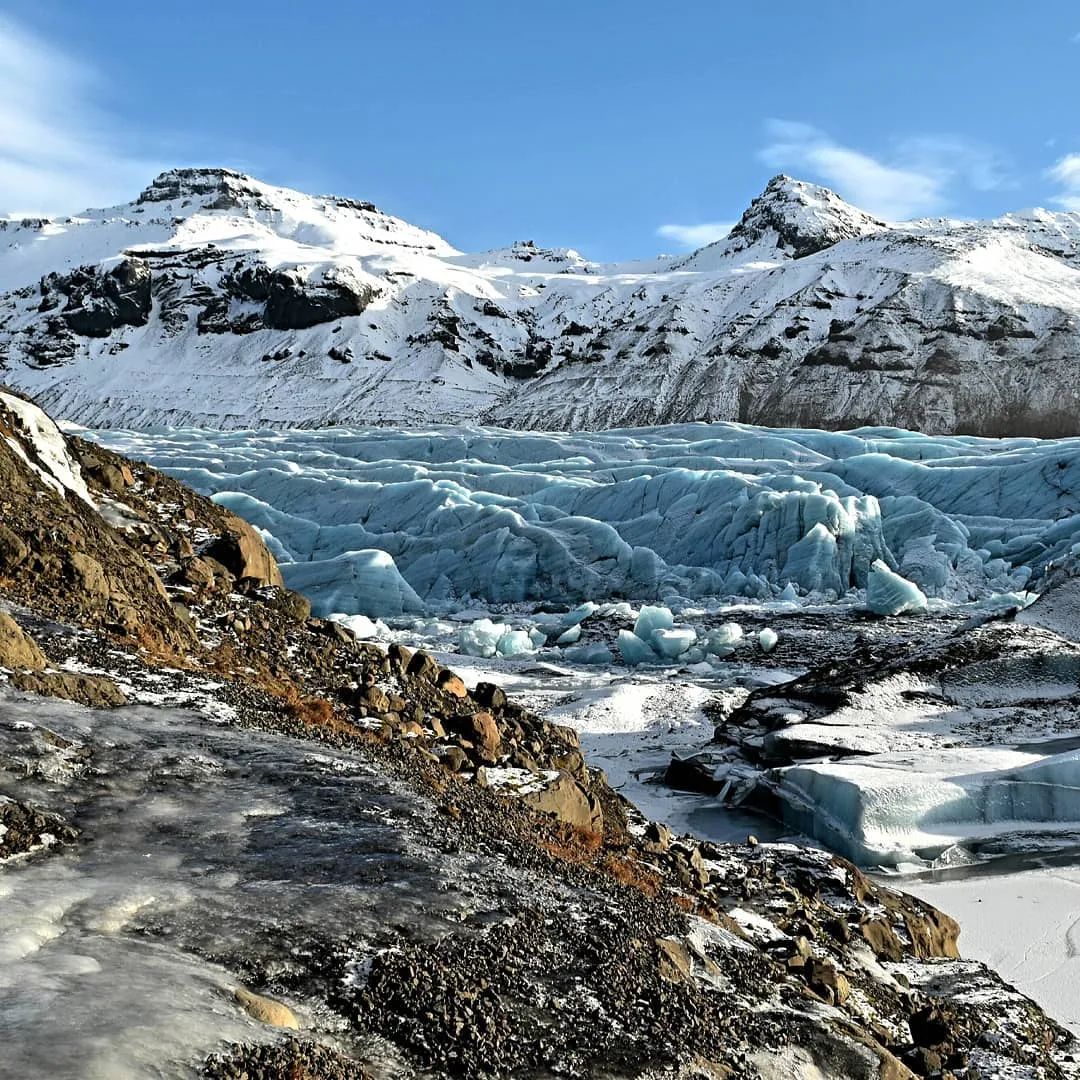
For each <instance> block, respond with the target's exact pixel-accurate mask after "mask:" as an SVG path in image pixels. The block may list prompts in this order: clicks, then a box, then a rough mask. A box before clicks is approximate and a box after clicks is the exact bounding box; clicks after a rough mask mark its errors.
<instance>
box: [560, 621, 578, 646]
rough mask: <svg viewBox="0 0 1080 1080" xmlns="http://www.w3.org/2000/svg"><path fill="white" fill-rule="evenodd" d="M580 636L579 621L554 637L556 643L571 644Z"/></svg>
mask: <svg viewBox="0 0 1080 1080" xmlns="http://www.w3.org/2000/svg"><path fill="white" fill-rule="evenodd" d="M580 637H581V623H574V625H573V626H571V627H570V629H569V630H564V631H563V632H562V633H561V634H560V635H559V636H558V637H557V638H556V639H555V644H556V645H573V644H574V642H575V641H577V640H578V639H579V638H580Z"/></svg>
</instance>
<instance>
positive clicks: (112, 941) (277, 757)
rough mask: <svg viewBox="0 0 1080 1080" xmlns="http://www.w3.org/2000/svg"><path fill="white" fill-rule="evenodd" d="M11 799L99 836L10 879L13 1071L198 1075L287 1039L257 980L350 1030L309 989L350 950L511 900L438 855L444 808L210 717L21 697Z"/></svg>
mask: <svg viewBox="0 0 1080 1080" xmlns="http://www.w3.org/2000/svg"><path fill="white" fill-rule="evenodd" d="M5 792H7V793H9V794H10V795H17V796H18V797H19V798H20V799H24V800H28V801H30V802H32V803H33V804H35V805H37V806H39V807H43V808H46V809H48V810H50V811H58V812H60V813H62V814H63V815H64V816H65V817H67V818H68V819H69V820H70V821H71V822H73V823H74V824H75V825H76V826H77V827H78V828H79V829H80V831H81V835H80V837H79V839H78V841H77V842H76V844H75V845H74V846H72V847H71V848H66V849H63V850H61V851H58V852H56V853H53V854H51V855H48V856H35V857H33V858H29V859H22V860H20V859H19V858H15V859H12V860H11V861H9V862H8V863H7V864H6V865H5V866H4V872H3V874H2V876H0V1043H2V1045H3V1050H2V1052H0V1075H2V1076H5V1077H7V1076H11V1077H18V1078H19V1080H145V1078H146V1077H147V1076H151V1075H152V1076H159V1077H176V1078H183V1077H194V1076H195V1075H196V1072H197V1068H198V1065H199V1063H200V1062H201V1060H202V1059H203V1058H205V1056H206V1054H207V1053H209V1052H210V1051H212V1050H215V1049H218V1048H219V1047H220V1045H221V1044H222V1042H223V1041H226V1040H242V1041H267V1040H270V1039H273V1038H275V1037H277V1034H276V1032H275V1030H274V1029H272V1028H267V1027H265V1026H264V1025H260V1024H256V1023H255V1022H254V1021H253V1020H251V1019H249V1018H248V1017H247V1015H246V1014H245V1013H244V1011H243V1010H242V1009H241V1008H240V1007H239V1006H238V1005H237V1004H236V1002H235V1001H234V1000H233V991H234V990H235V988H236V987H237V985H238V982H239V978H238V974H237V973H248V977H249V978H250V979H252V980H253V981H254V982H255V983H256V985H258V984H265V983H269V984H270V986H271V987H278V988H279V989H278V991H277V996H279V997H283V998H284V999H285V1000H286V1001H287V1003H288V1004H289V1005H290V1006H292V1007H293V1008H294V1010H295V1011H296V1012H297V1013H298V1014H299V1016H300V1020H301V1023H302V1024H303V1025H304V1026H305V1027H311V1028H314V1029H316V1030H318V1029H320V1027H322V1028H323V1029H324V1034H326V1029H325V1025H327V1024H329V1025H330V1027H329V1033H330V1037H333V1031H334V1028H335V1026H340V1024H337V1025H335V1023H334V1021H333V1018H332V1017H327V1016H324V1015H320V1014H319V1013H317V1012H315V1013H313V1012H312V1011H311V1010H310V1008H308V1007H307V1006H306V1005H305V1002H306V1001H311V1000H316V999H317V998H318V995H317V994H310V995H309V994H308V993H307V991H308V990H309V989H310V987H312V986H313V985H315V986H317V985H318V983H319V980H326V979H328V978H334V977H340V975H341V970H340V968H339V967H338V966H337V964H336V963H335V956H334V953H333V946H334V944H335V943H340V942H342V941H347V943H348V944H347V946H342V949H348V950H355V955H356V962H357V963H358V964H362V963H363V962H364V959H365V957H366V956H370V955H371V953H372V952H373V951H374V950H375V949H377V948H378V947H379V944H380V942H382V941H383V940H384V939H387V938H388V937H390V936H393V935H394V933H395V932H396V931H403V932H404V933H406V934H407V935H410V936H412V937H413V938H417V937H423V936H424V935H426V934H434V933H437V932H445V930H446V929H448V928H451V927H455V926H460V924H461V921H462V919H463V918H465V917H467V916H468V915H469V914H470V913H472V912H474V911H476V910H477V909H479V910H481V911H489V910H490V908H491V902H490V899H489V898H487V897H485V895H484V890H483V888H482V887H480V888H478V887H477V883H476V882H470V883H467V884H465V885H464V886H463V885H462V872H461V867H460V866H459V861H458V860H457V859H456V858H455V857H454V856H447V855H445V854H443V853H441V852H438V853H437V849H436V848H435V847H434V845H435V844H437V843H438V841H437V837H438V835H439V830H438V828H437V827H435V826H433V825H432V822H431V820H430V819H431V817H432V815H433V813H434V811H433V810H432V808H431V807H430V806H429V805H428V804H426V803H424V802H423V801H421V800H420V799H418V798H417V797H416V796H415V795H412V794H410V793H408V791H407V790H405V789H404V788H402V787H401V786H399V785H397V784H395V783H394V782H393V781H391V780H388V779H387V778H385V777H383V776H379V775H376V774H375V772H374V771H373V769H372V767H371V766H370V765H367V764H365V763H364V762H362V761H361V760H360V759H359V758H358V757H357V756H355V755H353V754H351V753H348V752H345V751H335V750H332V749H329V748H327V747H326V746H325V745H323V744H316V743H305V742H302V741H298V740H295V739H287V738H282V737H280V736H272V735H262V734H259V733H257V732H253V731H250V730H241V729H237V728H233V727H227V726H223V725H220V724H216V723H213V722H211V721H208V720H206V719H204V718H202V717H200V716H198V715H196V714H194V713H190V712H182V711H178V710H175V709H166V708H149V707H145V706H132V707H127V708H123V709H120V710H115V711H112V712H92V711H90V710H87V709H83V708H80V707H78V706H71V705H68V704H66V703H63V702H54V701H50V700H47V699H41V698H33V697H27V696H23V695H17V694H13V693H11V692H9V691H7V690H3V689H0V797H2V796H3V794H4V793H5ZM474 861H475V860H474ZM480 861H481V862H482V860H480ZM490 876H491V877H492V879H493V880H494V879H495V878H496V877H497V874H494V873H492V874H491V875H490ZM320 948H325V949H326V950H327V953H326V955H320V954H319V949H320ZM340 959H341V954H340V952H339V953H338V954H337V956H336V961H337V962H340ZM335 972H336V973H337V975H336V976H335ZM312 980H314V983H313V982H312ZM366 1053H367V1056H368V1057H369V1059H371V1060H379V1058H380V1054H381V1053H385V1051H380V1049H379V1048H366Z"/></svg>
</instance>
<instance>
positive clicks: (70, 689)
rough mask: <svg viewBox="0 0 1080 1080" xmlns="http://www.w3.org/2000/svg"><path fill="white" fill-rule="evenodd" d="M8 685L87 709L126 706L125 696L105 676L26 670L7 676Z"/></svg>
mask: <svg viewBox="0 0 1080 1080" xmlns="http://www.w3.org/2000/svg"><path fill="white" fill-rule="evenodd" d="M11 685H12V686H14V687H15V688H16V689H18V690H25V691H26V692H27V693H30V694H42V695H44V696H45V697H56V698H63V699H64V700H65V701H74V702H76V703H77V704H79V705H86V706H88V707H89V708H91V709H115V708H117V707H118V706H120V705H126V704H127V695H126V694H125V693H124V692H123V690H121V689H120V687H119V686H117V685H116V683H114V682H113V681H112V679H110V678H108V677H106V676H105V675H82V674H77V673H75V672H70V671H29V672H19V673H17V674H15V675H12V676H11Z"/></svg>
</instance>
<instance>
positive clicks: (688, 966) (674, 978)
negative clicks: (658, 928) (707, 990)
mask: <svg viewBox="0 0 1080 1080" xmlns="http://www.w3.org/2000/svg"><path fill="white" fill-rule="evenodd" d="M656 948H657V950H658V952H659V954H660V957H659V967H660V977H661V978H664V979H667V980H668V982H673V983H680V982H686V981H687V980H688V979H689V978H690V975H691V972H692V970H693V962H692V961H691V959H690V950H689V949H688V948H687V947H686V943H685V942H684V941H680V940H679V939H678V938H666V937H658V938H657V939H656Z"/></svg>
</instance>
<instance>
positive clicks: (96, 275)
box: [40, 257, 152, 337]
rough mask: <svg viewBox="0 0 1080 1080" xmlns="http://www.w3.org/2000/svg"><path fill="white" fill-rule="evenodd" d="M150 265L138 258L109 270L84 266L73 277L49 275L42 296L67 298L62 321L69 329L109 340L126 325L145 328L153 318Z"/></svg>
mask: <svg viewBox="0 0 1080 1080" xmlns="http://www.w3.org/2000/svg"><path fill="white" fill-rule="evenodd" d="M150 287H151V273H150V266H149V264H148V263H147V262H146V261H145V260H143V259H138V258H134V257H127V258H124V259H122V260H121V261H120V262H119V263H117V264H116V265H115V266H114V267H112V268H111V269H109V270H103V269H102V268H101V267H94V266H82V267H79V268H78V269H77V270H73V271H71V273H69V274H49V275H48V276H47V277H45V278H43V279H42V281H41V286H40V288H41V293H42V296H46V297H47V296H48V295H49V294H50V293H52V292H54V291H55V292H58V293H60V294H62V295H63V296H64V297H65V300H66V303H65V306H64V308H63V313H62V318H63V321H64V323H65V325H66V326H67V327H68V329H69V330H71V331H72V332H74V333H76V334H80V335H82V336H84V337H108V336H109V334H111V333H112V332H113V331H114V330H117V329H119V328H120V327H122V326H144V325H145V324H146V322H147V319H148V318H149V315H150V309H151V306H152V300H151V288H150Z"/></svg>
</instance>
